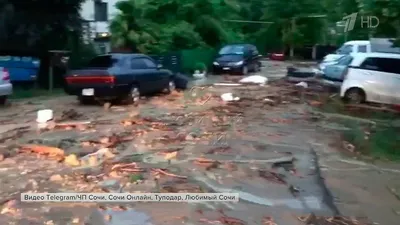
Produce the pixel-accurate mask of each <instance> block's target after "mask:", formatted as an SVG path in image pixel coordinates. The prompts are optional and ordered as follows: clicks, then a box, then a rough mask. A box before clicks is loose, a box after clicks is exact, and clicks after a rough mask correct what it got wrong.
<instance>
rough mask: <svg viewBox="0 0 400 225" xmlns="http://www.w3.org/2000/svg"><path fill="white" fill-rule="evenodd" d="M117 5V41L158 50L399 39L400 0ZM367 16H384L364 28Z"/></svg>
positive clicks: (163, 0)
mask: <svg viewBox="0 0 400 225" xmlns="http://www.w3.org/2000/svg"><path fill="white" fill-rule="evenodd" d="M116 7H117V8H118V9H119V11H120V13H119V14H118V15H117V16H116V17H115V18H114V19H113V21H112V23H111V31H112V35H113V36H112V38H113V43H114V44H115V45H116V46H118V47H127V48H131V49H133V50H134V51H139V52H143V53H153V54H158V53H161V52H166V51H175V50H181V49H192V48H200V47H212V48H215V47H219V46H220V45H222V44H225V43H235V42H250V43H253V44H256V45H257V46H258V47H259V49H261V51H266V50H281V49H284V48H285V47H289V46H294V47H296V46H304V45H314V44H337V43H338V42H343V41H344V40H345V39H348V40H350V39H366V38H368V37H369V36H370V35H371V36H377V37H381V36H385V37H396V36H398V35H399V28H400V26H399V24H400V14H399V12H400V0H392V1H380V0H372V1H370V0H339V1H334V0H323V1H315V0H289V1H280V0H267V1H265V0H253V1H243V0H141V1H137V0H122V1H120V2H118V3H117V4H116ZM355 12H359V15H358V21H357V22H356V25H355V27H354V30H352V31H351V32H348V33H347V34H346V35H344V32H343V27H338V26H337V22H339V21H342V18H343V17H344V16H346V15H349V14H352V13H355ZM361 16H364V20H365V19H366V16H376V17H378V18H379V22H380V23H379V26H378V27H376V28H374V29H368V28H365V27H364V28H362V27H361V25H360V24H361V21H360V20H361ZM228 20H242V21H268V22H270V23H269V24H265V23H264V24H260V23H248V22H244V23H238V22H232V21H231V22H228ZM345 36H346V37H345Z"/></svg>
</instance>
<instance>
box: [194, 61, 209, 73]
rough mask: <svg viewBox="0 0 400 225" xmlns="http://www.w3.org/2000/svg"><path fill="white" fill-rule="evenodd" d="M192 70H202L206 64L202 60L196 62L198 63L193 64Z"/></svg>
mask: <svg viewBox="0 0 400 225" xmlns="http://www.w3.org/2000/svg"><path fill="white" fill-rule="evenodd" d="M194 70H198V71H200V72H203V71H206V70H207V66H206V64H204V63H202V62H198V63H196V64H195V66H194Z"/></svg>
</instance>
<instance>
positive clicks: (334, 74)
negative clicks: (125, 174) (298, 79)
mask: <svg viewBox="0 0 400 225" xmlns="http://www.w3.org/2000/svg"><path fill="white" fill-rule="evenodd" d="M352 61H353V54H351V55H346V56H343V57H342V58H340V59H339V60H337V61H335V63H334V64H330V65H326V66H325V67H324V68H323V69H322V70H321V72H322V73H321V80H320V81H321V83H322V84H324V85H327V86H331V87H335V88H339V87H340V86H341V85H342V82H343V78H344V74H345V72H346V70H347V67H348V66H349V65H350V63H351V62H352Z"/></svg>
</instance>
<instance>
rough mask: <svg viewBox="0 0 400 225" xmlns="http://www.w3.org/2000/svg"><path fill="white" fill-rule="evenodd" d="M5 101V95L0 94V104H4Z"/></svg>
mask: <svg viewBox="0 0 400 225" xmlns="http://www.w3.org/2000/svg"><path fill="white" fill-rule="evenodd" d="M6 103H7V96H0V105H2V106H3V105H5V104H6Z"/></svg>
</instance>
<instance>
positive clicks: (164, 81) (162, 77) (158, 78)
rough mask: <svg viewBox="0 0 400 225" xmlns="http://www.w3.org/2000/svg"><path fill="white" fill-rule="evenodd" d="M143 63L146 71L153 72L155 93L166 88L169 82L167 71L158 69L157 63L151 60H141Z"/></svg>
mask: <svg viewBox="0 0 400 225" xmlns="http://www.w3.org/2000/svg"><path fill="white" fill-rule="evenodd" d="M143 61H144V63H145V64H146V66H147V68H148V69H152V70H153V71H154V81H153V84H154V88H155V91H162V90H163V89H164V88H166V87H168V83H169V80H170V73H169V71H168V70H165V69H161V68H158V66H157V63H156V62H155V61H154V60H153V59H151V58H147V57H146V58H143Z"/></svg>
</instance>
